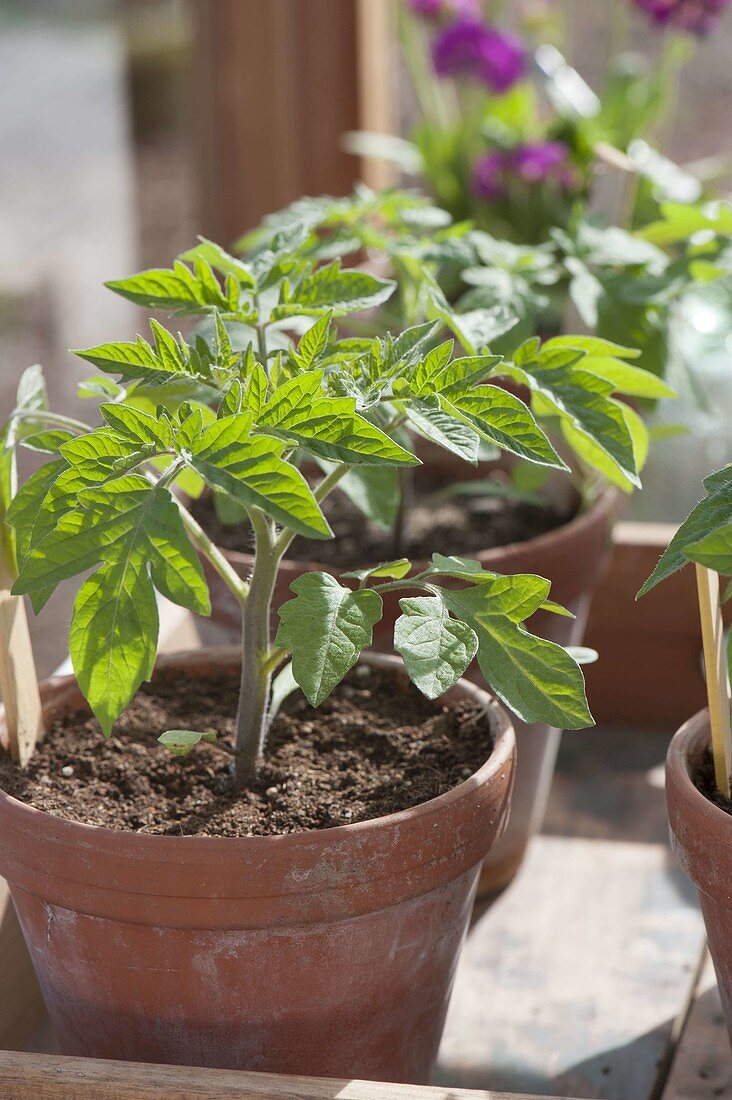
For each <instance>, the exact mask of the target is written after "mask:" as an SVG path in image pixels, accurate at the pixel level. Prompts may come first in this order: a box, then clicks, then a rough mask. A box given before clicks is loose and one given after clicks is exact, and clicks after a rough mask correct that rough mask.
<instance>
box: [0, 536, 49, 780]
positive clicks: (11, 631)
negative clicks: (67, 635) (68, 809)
mask: <svg viewBox="0 0 732 1100" xmlns="http://www.w3.org/2000/svg"><path fill="white" fill-rule="evenodd" d="M14 579H15V578H14V576H13V571H12V569H11V568H10V566H9V564H8V563H7V561H6V560H5V556H4V554H3V553H2V552H1V550H0V695H1V696H2V700H3V703H4V704H5V723H6V728H7V736H8V747H9V749H10V755H11V756H12V758H13V760H14V761H15V762H16V764H19V765H20V767H21V768H24V767H25V765H26V764H27V763H28V761H29V759H30V757H31V756H32V754H33V750H34V749H35V747H36V744H37V742H38V741H40V740H41V739H42V738H43V734H44V728H43V712H42V710H41V697H40V694H39V692H38V679H37V677H36V666H35V662H34V660H33V650H32V648H31V640H30V634H29V632H28V620H27V618H26V614H25V606H24V604H23V599H22V597H20V596H12V595H11V594H10V589H11V588H12V586H13V581H14Z"/></svg>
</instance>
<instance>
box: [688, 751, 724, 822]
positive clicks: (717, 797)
mask: <svg viewBox="0 0 732 1100" xmlns="http://www.w3.org/2000/svg"><path fill="white" fill-rule="evenodd" d="M692 778H693V780H694V786H695V787H696V788H697V790H699V791H701V793H702V794H703V795H704V797H705V798H708V799H709V801H710V802H713V803H714V805H715V806H719V808H720V810H724V812H725V813H727V814H730V815H732V798H727V797H726V796H725V795H723V794H722V792H721V791H719V790H718V789H717V784H716V782H715V779H714V760H713V759H712V753H711V750H710V749H707V750H706V751H705V753H704V759H703V760H702V763H701V766H700V767H699V768H698V770H697V771H696V772H695V773H694V775H693V776H692Z"/></svg>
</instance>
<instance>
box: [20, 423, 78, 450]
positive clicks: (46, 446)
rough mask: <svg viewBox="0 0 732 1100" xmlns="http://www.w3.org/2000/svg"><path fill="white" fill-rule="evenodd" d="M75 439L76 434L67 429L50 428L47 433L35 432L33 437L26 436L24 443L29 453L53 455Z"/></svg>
mask: <svg viewBox="0 0 732 1100" xmlns="http://www.w3.org/2000/svg"><path fill="white" fill-rule="evenodd" d="M73 438H74V433H73V432H70V431H67V430H66V429H65V428H49V429H48V430H47V431H45V432H34V434H33V435H28V436H26V437H25V439H24V440H22V443H23V446H24V447H26V448H27V449H28V450H29V451H38V452H39V453H41V454H47V455H53V454H56V452H57V451H58V450H59V448H60V447H61V446H62V445H63V444H64V443H68V441H69V440H70V439H73Z"/></svg>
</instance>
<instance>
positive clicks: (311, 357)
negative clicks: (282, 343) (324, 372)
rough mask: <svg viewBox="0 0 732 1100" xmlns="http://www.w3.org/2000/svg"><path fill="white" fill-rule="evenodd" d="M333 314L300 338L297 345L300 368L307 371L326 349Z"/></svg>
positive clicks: (326, 314) (325, 315) (318, 322)
mask: <svg viewBox="0 0 732 1100" xmlns="http://www.w3.org/2000/svg"><path fill="white" fill-rule="evenodd" d="M330 323H331V314H330V313H324V314H323V316H322V317H321V318H320V319H319V320H317V321H316V322H315V324H314V325H312V326H311V327H310V328H309V329H308V330H307V332H304V333H303V335H302V336H301V337H300V342H299V343H298V345H297V362H298V365H299V366H300V367H302V368H303V369H305V370H307V368H308V367H311V366H312V365H313V363H314V362H315V361H316V360H317V358H318V356H319V355H321V354H322V353H323V352H324V351H325V349H326V347H327V346H328V340H329V337H330Z"/></svg>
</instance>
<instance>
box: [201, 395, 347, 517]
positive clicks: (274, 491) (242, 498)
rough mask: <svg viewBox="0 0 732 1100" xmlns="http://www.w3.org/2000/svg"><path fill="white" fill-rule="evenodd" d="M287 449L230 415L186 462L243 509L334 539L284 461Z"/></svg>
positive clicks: (296, 472)
mask: <svg viewBox="0 0 732 1100" xmlns="http://www.w3.org/2000/svg"><path fill="white" fill-rule="evenodd" d="M284 449H285V445H284V443H282V442H280V441H279V440H277V439H271V438H269V437H267V436H260V435H257V436H253V435H251V418H250V417H249V416H246V415H239V416H226V417H224V418H223V419H221V420H217V421H216V422H215V423H214V424H211V425H210V427H208V428H206V430H205V431H204V432H202V433H201V435H200V436H199V437H198V439H196V440H195V441H194V442H193V443H192V445H191V448H190V450H185V451H183V457H184V458H185V459H186V461H187V462H188V463H189V465H190V466H191V467H192V468H193V469H194V470H196V472H197V473H199V474H200V475H201V477H202V478H203V479H204V480H205V481H206V482H207V484H208V485H210V486H211V487H212V488H216V489H222V490H223V491H224V492H225V493H228V494H229V496H231V497H233V498H234V500H237V501H239V503H240V504H243V505H245V506H253V507H255V508H261V509H262V511H263V512H266V513H267V515H269V516H272V518H273V519H275V520H276V521H277V522H278V523H282V524H284V525H285V526H286V527H289V528H290V529H291V530H293V531H297V533H298V534H301V535H306V536H308V537H310V538H329V537H330V536H331V535H332V531H331V529H330V527H329V526H328V524H327V523H326V521H325V518H324V517H323V514H322V512H321V511H320V508H319V506H318V503H317V501H316V499H315V497H314V496H313V494H312V491H311V489H310V486H309V485H308V483H307V482H306V480H305V478H304V477H303V476H302V474H301V473H300V472H299V470H296V469H295V467H294V466H293V465H292V464H291V463H289V462H286V461H284V460H283V459H282V457H281V456H282V452H283V451H284Z"/></svg>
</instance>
